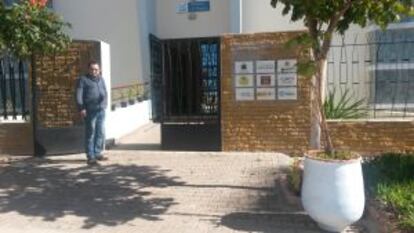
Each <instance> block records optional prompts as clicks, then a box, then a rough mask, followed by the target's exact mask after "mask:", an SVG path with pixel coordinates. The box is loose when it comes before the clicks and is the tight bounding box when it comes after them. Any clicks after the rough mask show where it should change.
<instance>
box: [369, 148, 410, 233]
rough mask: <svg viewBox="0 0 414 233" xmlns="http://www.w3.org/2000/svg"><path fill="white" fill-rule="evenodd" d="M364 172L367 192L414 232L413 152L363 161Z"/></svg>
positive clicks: (401, 224)
mask: <svg viewBox="0 0 414 233" xmlns="http://www.w3.org/2000/svg"><path fill="white" fill-rule="evenodd" d="M364 175H365V180H366V184H367V185H368V188H369V189H368V191H369V193H370V194H371V195H373V196H374V197H375V198H376V199H378V200H379V201H381V202H382V203H384V204H385V205H386V206H387V207H388V208H389V209H390V210H391V211H392V212H393V213H394V214H395V215H396V216H397V219H398V224H399V226H400V227H401V228H402V229H404V230H407V231H408V232H414V154H391V153H389V154H384V155H383V156H380V157H377V158H375V159H373V160H370V161H368V162H367V163H365V164H364Z"/></svg>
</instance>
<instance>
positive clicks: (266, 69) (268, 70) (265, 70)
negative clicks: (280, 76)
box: [256, 61, 276, 74]
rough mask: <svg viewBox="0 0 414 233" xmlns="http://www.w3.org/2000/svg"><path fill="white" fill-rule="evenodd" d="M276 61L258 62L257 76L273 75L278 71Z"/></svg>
mask: <svg viewBox="0 0 414 233" xmlns="http://www.w3.org/2000/svg"><path fill="white" fill-rule="evenodd" d="M275 64H276V63H275V61H256V73H257V74H273V73H274V72H275V71H276V69H275V68H276V67H275Z"/></svg>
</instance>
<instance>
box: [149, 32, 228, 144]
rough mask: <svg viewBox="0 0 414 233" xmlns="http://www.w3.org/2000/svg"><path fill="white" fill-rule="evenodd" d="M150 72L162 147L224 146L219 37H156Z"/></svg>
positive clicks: (152, 38)
mask: <svg viewBox="0 0 414 233" xmlns="http://www.w3.org/2000/svg"><path fill="white" fill-rule="evenodd" d="M158 54H161V56H158ZM159 67H160V68H161V69H159ZM151 71H152V75H151V77H152V90H153V95H152V99H153V101H154V100H155V101H154V102H155V103H157V100H160V101H159V102H158V104H157V107H155V108H153V110H154V113H153V115H154V116H159V118H158V120H159V122H161V143H162V148H163V149H167V150H207V151H217V150H221V133H220V39H219V38H192V39H174V40H158V39H157V38H156V37H154V36H151ZM160 84H161V85H160Z"/></svg>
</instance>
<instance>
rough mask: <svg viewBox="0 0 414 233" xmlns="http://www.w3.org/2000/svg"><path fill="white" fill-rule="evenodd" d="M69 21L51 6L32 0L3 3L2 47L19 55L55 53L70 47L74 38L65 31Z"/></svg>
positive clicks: (23, 56)
mask: <svg viewBox="0 0 414 233" xmlns="http://www.w3.org/2000/svg"><path fill="white" fill-rule="evenodd" d="M67 27H70V25H69V24H68V23H65V22H63V21H62V19H61V18H60V17H59V16H57V15H56V14H55V13H53V12H52V11H50V10H49V9H48V8H46V7H43V6H41V5H38V4H31V3H30V1H23V2H22V3H20V4H14V5H13V6H12V7H7V8H6V7H4V6H3V4H1V6H0V49H1V51H2V52H7V53H10V54H12V55H14V56H16V57H19V58H28V57H30V56H31V55H33V54H35V53H42V54H52V53H55V52H59V51H62V50H64V49H66V48H67V46H68V44H69V42H70V38H69V37H68V36H67V35H66V34H65V33H64V32H63V30H64V29H65V28H67Z"/></svg>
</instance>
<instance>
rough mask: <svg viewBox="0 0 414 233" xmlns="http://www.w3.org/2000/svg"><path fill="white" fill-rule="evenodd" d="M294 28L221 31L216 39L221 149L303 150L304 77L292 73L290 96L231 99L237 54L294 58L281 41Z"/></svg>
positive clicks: (306, 119)
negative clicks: (294, 82)
mask: <svg viewBox="0 0 414 233" xmlns="http://www.w3.org/2000/svg"><path fill="white" fill-rule="evenodd" d="M297 34H298V32H289V33H287V32H286V33H259V34H250V35H249V34H247V35H227V36H224V37H223V38H222V43H221V126H222V149H223V150H224V151H280V152H301V151H306V150H307V149H308V145H309V139H308V138H309V135H310V91H309V89H310V88H309V87H310V81H309V79H307V78H304V77H298V99H297V100H296V101H286V100H284V101H282V100H274V101H257V100H255V101H236V100H235V88H234V81H233V78H234V77H233V66H234V62H235V61H237V60H253V61H254V60H278V59H293V58H297V59H299V51H300V48H295V49H288V48H286V42H287V41H288V40H289V39H290V38H292V37H294V36H296V35H297Z"/></svg>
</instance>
